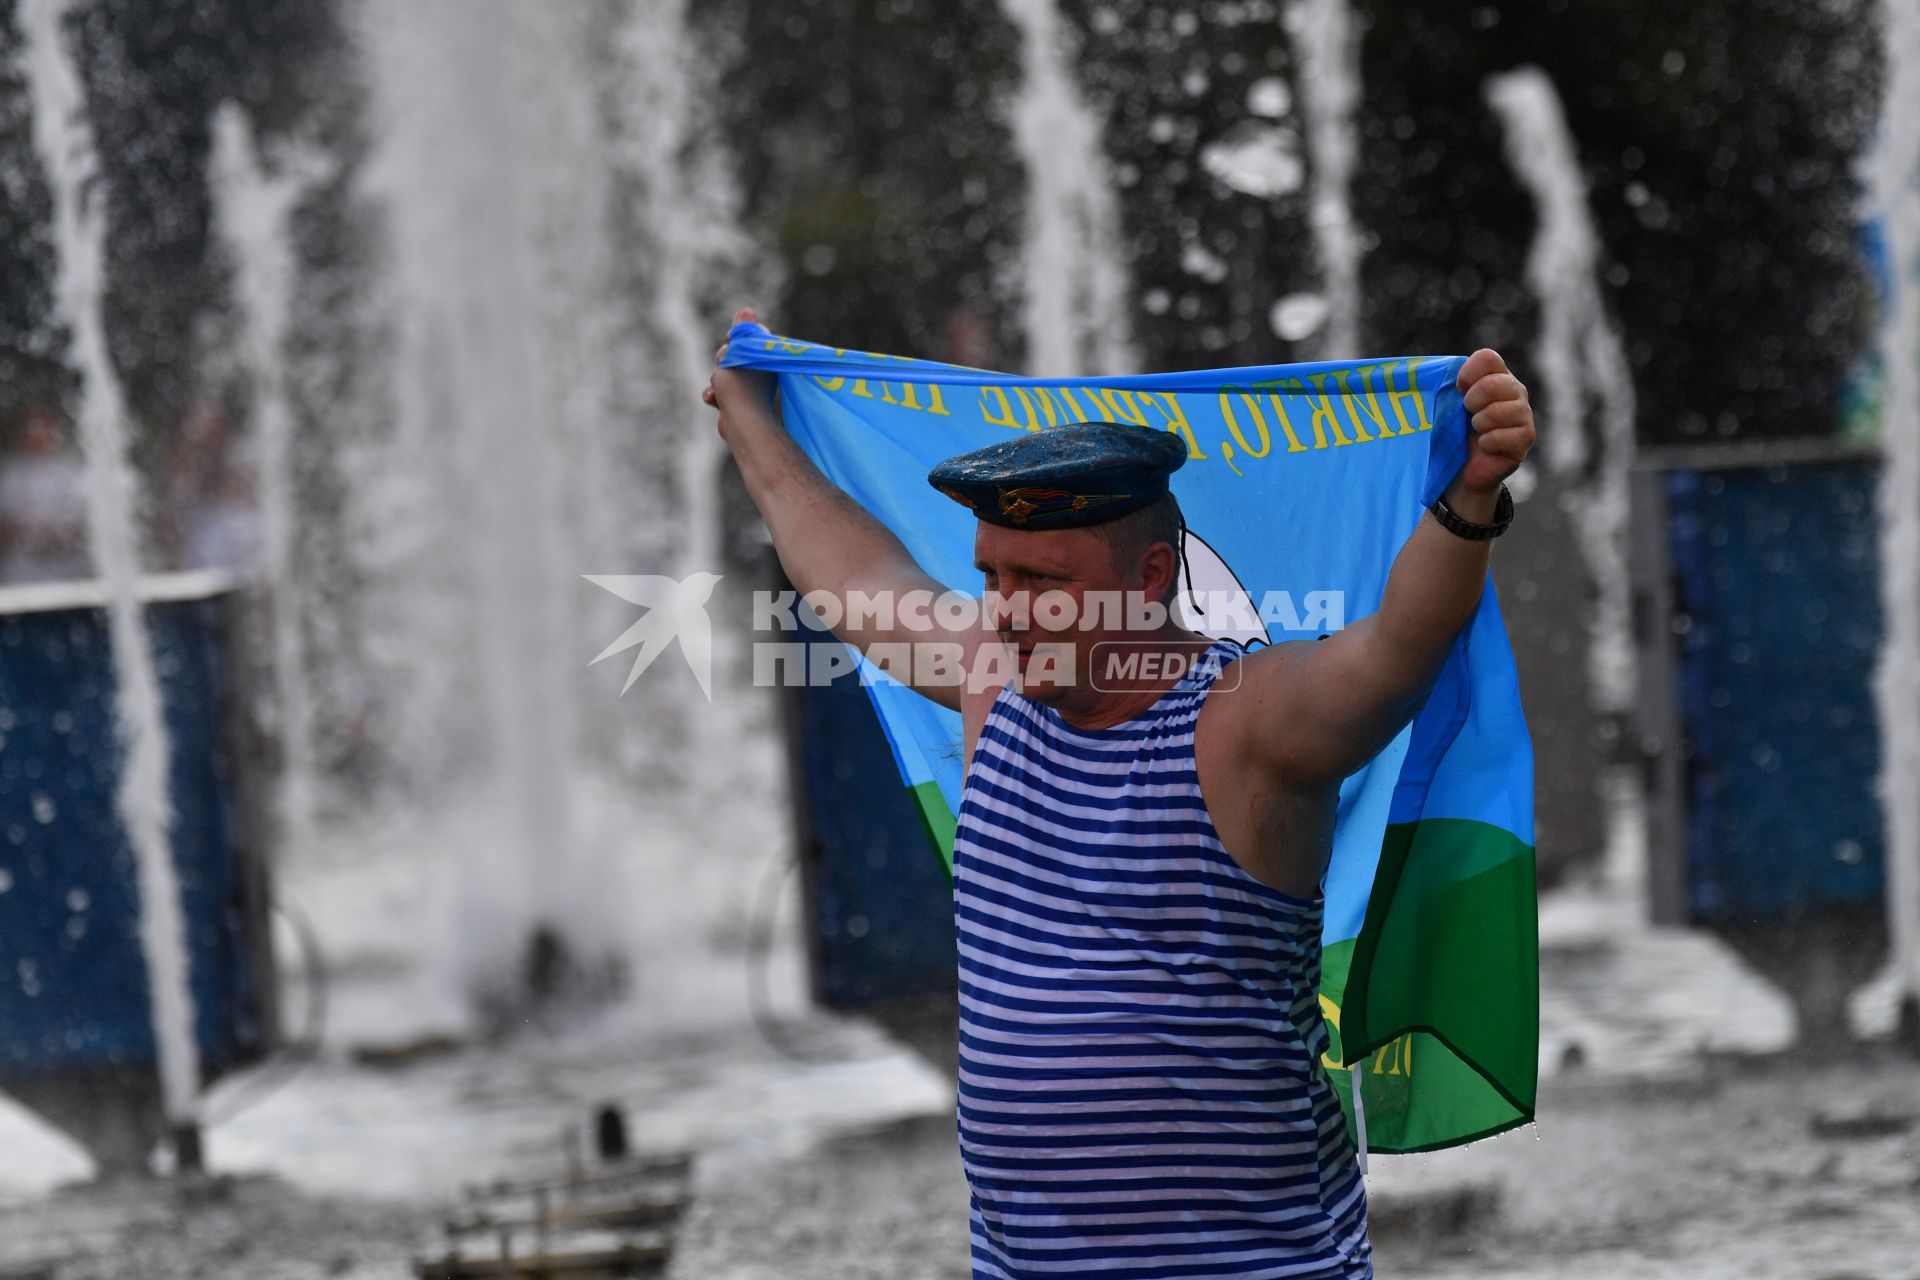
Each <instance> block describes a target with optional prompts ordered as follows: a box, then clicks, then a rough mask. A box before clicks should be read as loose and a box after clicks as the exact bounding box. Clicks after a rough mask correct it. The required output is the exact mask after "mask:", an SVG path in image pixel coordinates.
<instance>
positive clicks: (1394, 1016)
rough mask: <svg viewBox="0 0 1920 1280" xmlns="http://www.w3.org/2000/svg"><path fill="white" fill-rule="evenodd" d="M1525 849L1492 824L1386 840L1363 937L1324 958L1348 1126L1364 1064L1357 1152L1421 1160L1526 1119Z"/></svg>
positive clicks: (1535, 967)
mask: <svg viewBox="0 0 1920 1280" xmlns="http://www.w3.org/2000/svg"><path fill="white" fill-rule="evenodd" d="M1537 919H1538V916H1537V910H1536V905H1535V897H1534V871H1533V847H1532V846H1531V845H1529V844H1526V843H1525V842H1523V841H1521V840H1520V839H1519V838H1517V837H1516V836H1514V835H1513V834H1512V833H1511V832H1509V831H1506V830H1503V829H1502V828H1500V827H1496V826H1493V825H1492V824H1490V823H1484V822H1473V821H1469V820H1466V819H1458V818H1427V819H1423V820H1421V821H1419V822H1407V823H1394V824H1392V825H1390V826H1388V828H1387V831H1386V836H1385V839H1384V840H1383V842H1382V846H1381V851H1380V866H1379V870H1378V872H1377V873H1376V874H1375V877H1374V882H1373V894H1372V896H1371V898H1370V899H1369V900H1368V903H1367V915H1366V921H1365V923H1364V924H1363V925H1362V926H1361V930H1360V936H1359V937H1358V938H1355V939H1351V940H1348V941H1344V942H1339V943H1335V944H1333V945H1332V946H1329V947H1328V948H1326V951H1325V953H1324V955H1323V956H1322V959H1321V988H1320V989H1321V999H1320V1007H1321V1012H1322V1013H1323V1014H1324V1016H1325V1017H1326V1019H1327V1023H1328V1030H1329V1031H1330V1032H1331V1034H1332V1035H1333V1041H1334V1047H1333V1049H1332V1051H1331V1052H1330V1053H1329V1054H1328V1055H1327V1059H1328V1061H1327V1065H1328V1066H1329V1068H1334V1067H1336V1066H1337V1067H1339V1068H1340V1069H1337V1070H1331V1071H1330V1074H1331V1076H1332V1078H1333V1081H1334V1085H1335V1087H1336V1089H1337V1090H1338V1091H1339V1093H1340V1096H1341V1105H1342V1106H1343V1107H1344V1108H1345V1109H1346V1111H1347V1121H1348V1125H1349V1127H1350V1128H1351V1126H1352V1123H1353V1106H1352V1100H1351V1098H1350V1097H1349V1096H1348V1095H1349V1092H1350V1087H1351V1081H1350V1079H1349V1072H1348V1071H1347V1070H1346V1069H1345V1066H1344V1064H1345V1063H1346V1058H1345V1057H1343V1054H1346V1053H1350V1054H1352V1055H1353V1056H1354V1057H1355V1058H1357V1059H1358V1060H1359V1061H1360V1073H1361V1074H1360V1078H1361V1081H1362V1093H1363V1097H1364V1101H1365V1103H1366V1110H1367V1146H1368V1148H1369V1149H1370V1150H1373V1151H1379V1152H1386V1153H1403V1152H1413V1151H1431V1150H1434V1149H1435V1148H1439V1147H1450V1146H1457V1145H1459V1144H1460V1143H1463V1142H1471V1141H1473V1140H1474V1139H1476V1138H1485V1137H1491V1136H1492V1135H1493V1134H1496V1133H1499V1132H1501V1131H1503V1130H1506V1129H1511V1128H1514V1127H1515V1126H1517V1125H1521V1124H1525V1123H1527V1122H1528V1121H1530V1120H1531V1119H1533V1107H1534V1094H1535V1086H1536V1084H1537V1082H1538V1075H1539V1059H1538V1052H1539V1050H1538V1048H1537V1046H1538V1043H1539V1030H1540V976H1539V975H1540V964H1539V937H1538V930H1537Z"/></svg>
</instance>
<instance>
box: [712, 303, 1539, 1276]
mask: <svg viewBox="0 0 1920 1280" xmlns="http://www.w3.org/2000/svg"><path fill="white" fill-rule="evenodd" d="M752 319H754V316H753V313H752V312H751V311H747V310H742V311H741V312H740V313H739V314H738V315H736V317H735V320H736V322H737V321H741V320H752ZM724 351H725V348H722V351H721V354H722V355H724ZM716 363H718V359H717V358H716ZM1459 385H1460V389H1461V392H1462V395H1463V400H1464V403H1465V406H1466V409H1467V411H1468V413H1469V414H1470V415H1471V417H1472V425H1473V432H1472V439H1471V440H1470V442H1469V450H1468V455H1467V460H1466V462H1465V463H1464V465H1463V466H1462V467H1461V469H1460V472H1459V473H1458V474H1457V475H1456V476H1455V477H1454V479H1453V481H1452V483H1451V484H1450V485H1449V486H1448V488H1447V490H1446V492H1445V494H1444V496H1443V498H1442V500H1441V501H1440V502H1439V503H1437V504H1436V506H1435V511H1434V513H1433V516H1432V518H1430V519H1425V520H1422V521H1421V523H1420V525H1419V527H1418V528H1417V529H1416V530H1415V532H1414V533H1413V535H1412V536H1411V537H1410V538H1409V539H1408V541H1407V543H1406V545H1405V546H1404V547H1403V548H1402V550H1401V551H1400V553H1399V555H1398V557H1397V559H1396V560H1395V562H1394V566H1393V570H1392V573H1391V575H1390V578H1389V580H1388V583H1387V586H1386V589H1385V592H1384V594H1383V596H1382V599H1381V603H1380V608H1379V610H1378V611H1377V612H1376V613H1374V614H1373V615H1372V616H1371V617H1368V618H1364V619H1361V620H1360V621H1358V622H1356V623H1354V624H1353V625H1351V626H1348V627H1346V628H1344V629H1343V630H1340V631H1339V632H1337V633H1335V634H1333V635H1331V636H1327V637H1322V639H1321V641H1320V642H1309V643H1291V644H1283V645H1277V646H1273V647H1269V648H1265V649H1261V650H1259V651H1257V652H1255V653H1251V654H1248V655H1245V656H1241V655H1240V653H1239V651H1238V649H1237V648H1235V647H1234V646H1232V645H1230V644H1227V643H1225V642H1210V641H1209V640H1207V639H1206V638H1205V637H1203V636H1199V635H1196V634H1194V633H1193V632H1191V631H1190V630H1188V629H1187V628H1185V627H1184V626H1182V625H1181V623H1180V621H1179V619H1178V614H1177V612H1176V611H1175V610H1173V609H1171V608H1169V607H1168V606H1169V605H1170V604H1171V602H1172V600H1173V597H1174V594H1175V590H1176V587H1177V585H1178V583H1179V580H1180V542H1181V536H1182V535H1181V520H1180V516H1179V510H1178V507H1177V505H1176V504H1175V502H1174V499H1173V498H1172V495H1171V493H1170V492H1169V490H1168V476H1169V475H1170V474H1171V472H1172V471H1173V470H1174V469H1176V468H1177V467H1178V466H1179V465H1180V464H1181V463H1183V462H1184V461H1185V458H1186V454H1185V450H1184V448H1181V447H1179V445H1178V444H1177V442H1176V441H1175V439H1174V438H1173V437H1171V436H1168V435H1167V434H1165V433H1160V432H1153V431H1148V430H1145V429H1140V428H1129V427H1124V426H1115V425H1107V424H1084V425H1080V426H1074V427H1061V428H1058V429H1055V430H1053V431H1049V432H1043V433H1037V434H1031V435H1021V436H1017V437H1014V438H1013V439H1010V440H1009V441H1007V442H1005V443H1002V444H997V445H993V446H989V447H988V448H986V449H981V450H977V451H975V452H973V453H971V454H967V455H963V456H962V457H959V458H955V459H950V460H948V461H947V462H945V463H943V464H941V465H940V466H939V467H937V468H935V470H934V472H933V474H932V475H931V476H930V477H929V479H930V481H931V482H932V483H933V484H934V485H935V486H936V487H937V488H939V489H940V490H941V491H942V492H943V493H946V494H947V495H948V496H949V497H951V498H953V499H955V500H956V501H960V502H962V503H964V504H966V505H967V506H968V507H969V508H970V509H971V510H973V511H974V513H975V514H976V516H978V517H979V524H978V526H977V530H976V534H975V540H974V558H975V563H976V565H977V566H978V567H979V569H980V570H981V573H982V575H983V586H984V588H985V590H986V593H987V608H986V609H985V610H984V611H983V614H984V619H985V623H986V625H985V626H981V627H967V626H962V625H959V624H958V623H955V624H954V625H942V619H947V620H952V619H954V618H959V617H961V615H960V614H958V613H942V612H940V611H935V612H933V613H932V614H928V613H926V612H920V613H912V612H909V611H906V610H901V611H898V612H896V613H894V614H892V615H891V616H889V615H888V614H887V613H886V612H885V611H879V612H875V611H871V610H851V609H847V610H842V611H841V613H842V617H843V619H844V622H843V625H842V626H841V627H840V628H838V629H837V632H836V633H837V634H838V635H839V636H840V638H841V639H842V640H845V641H846V642H847V643H848V644H850V645H852V646H854V647H855V648H857V649H861V650H863V651H866V650H870V649H872V648H873V646H875V645H880V644H886V645H889V646H897V645H902V644H909V645H910V644H914V643H919V644H929V643H932V644H938V645H941V646H943V647H945V648H946V649H947V650H948V651H949V652H958V653H960V654H961V655H963V657H962V661H961V662H960V663H958V664H957V666H958V669H959V670H961V671H963V672H966V673H976V672H980V671H992V670H994V669H995V664H994V663H993V662H990V661H984V660H983V659H991V658H995V657H1002V658H1005V659H1006V662H1005V664H1004V665H1003V666H1002V667H1001V668H1000V669H1002V670H1008V671H1009V672H1010V674H1009V676H1008V677H1007V678H1004V679H989V680H967V679H960V680H957V681H943V680H936V679H933V678H932V677H931V676H930V675H929V676H926V677H920V676H918V673H916V678H917V679H920V680H922V682H921V683H916V684H915V687H916V689H918V690H919V691H920V692H922V693H924V694H925V695H926V696H928V697H930V698H933V699H935V700H936V701H938V702H941V703H942V704H944V705H946V706H948V707H951V708H954V709H956V710H958V711H959V712H960V714H961V719H962V723H963V725H964V732H965V742H964V749H965V752H966V757H965V758H966V762H967V764H966V779H965V785H964V790H963V795H962V801H961V805H960V809H959V813H958V815H957V820H958V827H957V830H956V833H955V837H954V912H955V922H956V930H957V934H958V938H959V944H960V993H961V1025H960V1078H959V1084H958V1094H959V1105H958V1120H959V1132H960V1143H961V1152H962V1157H963V1162H964V1164H965V1168H966V1172H967V1178H968V1182H969V1185H970V1187H971V1189H972V1193H973V1194H972V1205H971V1220H972V1238H973V1259H974V1274H975V1275H976V1277H1019V1278H1025V1277H1037V1276H1053V1275H1072V1276H1074V1277H1077V1278H1079V1280H1093V1278H1094V1277H1101V1278H1107V1280H1145V1278H1147V1277H1194V1278H1196V1280H1197V1278H1202V1277H1222V1278H1224V1277H1282V1276H1287V1277H1354V1276H1367V1275H1370V1274H1371V1272H1372V1267H1371V1250H1370V1247H1369V1245H1368V1241H1367V1236H1366V1207H1365V1192H1364V1187H1363V1185H1362V1182H1361V1179H1360V1177H1359V1175H1358V1171H1357V1167H1356V1159H1355V1152H1354V1150H1353V1148H1352V1145H1351V1144H1350V1142H1349V1141H1348V1138H1347V1134H1346V1130H1345V1126H1344V1122H1343V1120H1342V1118H1341V1115H1340V1109H1339V1106H1338V1103H1337V1100H1336V1098H1335V1095H1334V1092H1333V1089H1332V1086H1331V1084H1330V1082H1329V1080H1328V1078H1327V1074H1326V1069H1325V1067H1324V1065H1323V1064H1322V1060H1321V1055H1322V1054H1323V1053H1324V1052H1325V1051H1326V1049H1327V1046H1328V1043H1329V1037H1328V1034H1327V1030H1326V1027H1325V1026H1324V1024H1323V1023H1322V1021H1321V1016H1320V1011H1319V1006H1318V1003H1317V992H1318V987H1319V962H1320V954H1319V941H1320V929H1321V920H1320V915H1321V907H1322V902H1323V899H1322V894H1321V889H1320V883H1321V878H1322V876H1323V875H1324V873H1325V871H1326V865H1327V859H1328V857H1329V854H1330V852H1331V847H1332V834H1333V827H1334V818H1335V811H1336V807H1337V801H1338V797H1339V788H1340V783H1341V781H1342V779H1344V778H1345V777H1346V776H1347V775H1348V774H1350V773H1352V772H1353V771H1354V770H1356V769H1358V768H1360V767H1361V766H1362V765H1364V764H1365V763H1366V762H1367V761H1368V760H1369V759H1370V758H1371V757H1372V756H1373V755H1375V754H1376V753H1377V752H1378V751H1379V750H1380V749H1381V748H1382V747H1384V746H1385V745H1386V744H1387V743H1388V742H1390V741H1391V740H1392V738H1393V737H1394V735H1395V734H1396V733H1397V732H1398V731H1399V729H1400V728H1401V727H1402V726H1403V725H1405V724H1406V723H1407V721H1408V720H1409V719H1410V718H1411V717H1412V715H1413V714H1414V712H1415V711H1416V710H1417V708H1418V706H1419V703H1420V700H1421V698H1422V697H1423V695H1424V693H1425V691H1426V689H1427V688H1428V687H1429V686H1430V685H1431V683H1432V681H1433V679H1434V677H1435V676H1436V675H1437V674H1438V672H1439V670H1440V667H1441V664H1442V662H1443V660H1444V658H1445V657H1446V655H1447V652H1448V650H1449V648H1450V646H1451V644H1452V642H1453V639H1454V637H1455V636H1456V634H1457V633H1458V632H1459V631H1460V629H1461V628H1462V627H1463V626H1464V625H1465V624H1466V623H1467V621H1468V620H1469V618H1470V617H1471V615H1472V613H1473V611H1474V609H1475V607H1476V605H1477V603H1478V601H1479V599H1480V594H1481V589H1482V586H1483V583H1484V582H1485V579H1486V572H1487V563H1488V546H1489V544H1490V540H1491V538H1492V537H1493V536H1495V535H1496V534H1498V533H1499V532H1501V531H1502V530H1503V529H1504V528H1505V525H1506V522H1507V521H1508V520H1510V519H1511V513H1512V505H1511V501H1510V500H1509V499H1507V498H1506V495H1505V489H1504V485H1503V484H1502V481H1503V480H1504V479H1505V478H1506V477H1507V476H1508V475H1510V474H1511V473H1512V472H1513V470H1514V468H1515V467H1517V466H1518V465H1519V463H1520V461H1521V460H1522V459H1523V458H1524V457H1525V456H1526V453H1527V451H1528V449H1529V448H1531V446H1532V443H1533V437H1534V426H1533V416H1532V410H1531V408H1530V407H1529V405H1528V401H1527V393H1526V389H1525V388H1524V387H1523V386H1522V385H1521V384H1520V383H1519V381H1518V380H1517V379H1515V378H1514V377H1513V375H1512V374H1511V373H1510V372H1508V370H1507V368H1506V365H1505V363H1504V362H1503V361H1502V360H1501V359H1500V357H1499V356H1498V355H1496V354H1495V353H1494V352H1492V351H1479V352H1476V353H1475V354H1474V355H1473V357H1472V358H1470V359H1469V360H1468V361H1467V362H1466V364H1465V366H1464V367H1463V368H1462V370H1461V373H1460V377H1459ZM771 392H772V380H771V378H770V377H768V376H767V375H765V374H755V373H746V372H744V371H740V370H727V369H716V370H715V372H714V374H713V378H712V382H711V385H710V386H709V387H708V389H707V391H706V393H705V397H704V398H705V399H706V400H707V402H708V403H709V404H713V405H715V406H716V407H717V408H718V410H719V412H720V431H721V434H722V436H723V437H724V438H725V439H726V441H727V443H728V444H729V445H730V447H731V448H732V450H733V453H734V456H735V458H736V459H737V460H738V462H739V466H740V470H741V474H742V475H743V477H744V478H745V480H746V483H747V487H748V489H749V491H750V492H751V493H752V495H753V498H754V500H755V502H756V503H757V504H758V505H759V508H760V511H761V513H762V515H763V516H764V517H765V519H766V522H767V526H768V528H769V529H770V531H771V532H772V534H773V540H774V545H775V548H776V550H777V551H778V552H779V554H780V558H781V562H782V564H783V565H784V567H785V568H786V571H787V574H788V576H789V577H790V578H791V579H792V580H793V583H794V585H795V586H796V587H797V588H798V589H800V590H801V591H802V592H810V591H822V592H827V593H832V594H835V595H838V596H841V597H843V598H844V597H847V596H850V595H851V594H853V593H855V592H861V593H867V594H868V595H870V596H887V595H890V596H891V597H892V598H893V599H895V600H899V599H902V598H903V597H904V596H905V594H906V593H908V592H914V591H927V592H931V593H934V594H936V595H937V594H938V593H939V592H940V591H941V587H940V585H939V584H938V583H935V582H934V581H932V580H931V579H930V578H929V577H928V576H927V575H926V574H925V573H924V572H923V571H922V570H921V569H920V568H919V566H918V565H916V564H915V563H914V562H913V561H912V559H911V558H910V557H909V556H908V555H907V553H906V551H905V550H904V548H903V547H902V546H901V545H900V543H899V542H898V541H897V540H896V539H895V538H894V537H893V536H892V535H891V534H890V533H889V532H887V530H886V529H885V528H883V527H882V526H881V525H880V524H879V523H878V522H877V521H876V520H874V519H873V518H872V517H871V516H870V515H868V514H867V513H866V512H865V511H863V510H861V509H860V508H859V507H858V506H857V505H856V504H855V503H854V502H853V501H852V500H851V499H849V498H848V497H847V496H846V495H845V494H843V493H841V492H840V491H839V490H838V489H836V488H835V487H834V486H833V485H831V484H830V483H828V482H827V481H826V480H825V479H824V478H823V477H822V476H821V475H820V474H819V473H818V471H817V470H815V468H814V467H813V466H812V464H811V463H810V462H809V461H808V460H807V458H806V457H805V455H804V454H803V453H802V452H801V451H800V450H799V448H798V447H797V446H796V445H795V444H794V443H793V442H792V440H791V439H789V438H788V437H787V435H786V434H785V432H784V431H783V430H782V428H781V425H780V422H779V411H778V408H777V406H776V405H775V403H774V401H773V397H772V394H771ZM1114 593H1124V596H1125V598H1126V600H1127V602H1128V607H1126V608H1124V609H1122V610H1120V611H1119V612H1118V614H1116V612H1115V611H1114V610H1112V609H1111V608H1097V607H1088V606H1089V605H1091V604H1092V603H1093V600H1094V598H1095V597H1096V594H1098V595H1102V596H1111V595H1112V594H1114ZM1043 600H1051V601H1052V602H1053V604H1054V605H1055V606H1064V607H1063V608H1062V607H1056V608H1054V609H1052V610H1051V611H1043V610H1042V609H1040V608H1039V607H1038V605H1039V602H1040V601H1043ZM1063 614H1064V616H1066V617H1068V618H1069V619H1070V620H1069V621H1068V623H1067V624H1066V625H1065V626H1064V629H1059V627H1058V624H1059V620H1060V618H1061V617H1062V616H1063ZM910 622H921V623H927V624H929V625H928V626H927V627H925V628H923V629H911V628H910V627H909V625H908V624H909V623H910ZM1129 652H1131V653H1135V654H1139V653H1141V652H1148V653H1152V654H1154V655H1156V657H1158V658H1162V659H1173V661H1155V662H1151V663H1147V662H1135V663H1132V664H1126V663H1122V662H1116V661H1114V656H1115V655H1116V654H1124V653H1129ZM933 669H935V668H933V666H932V665H931V664H930V665H929V671H932V670H933ZM939 669H941V670H949V671H950V670H953V669H954V665H953V664H948V665H947V666H946V667H943V668H939Z"/></svg>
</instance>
